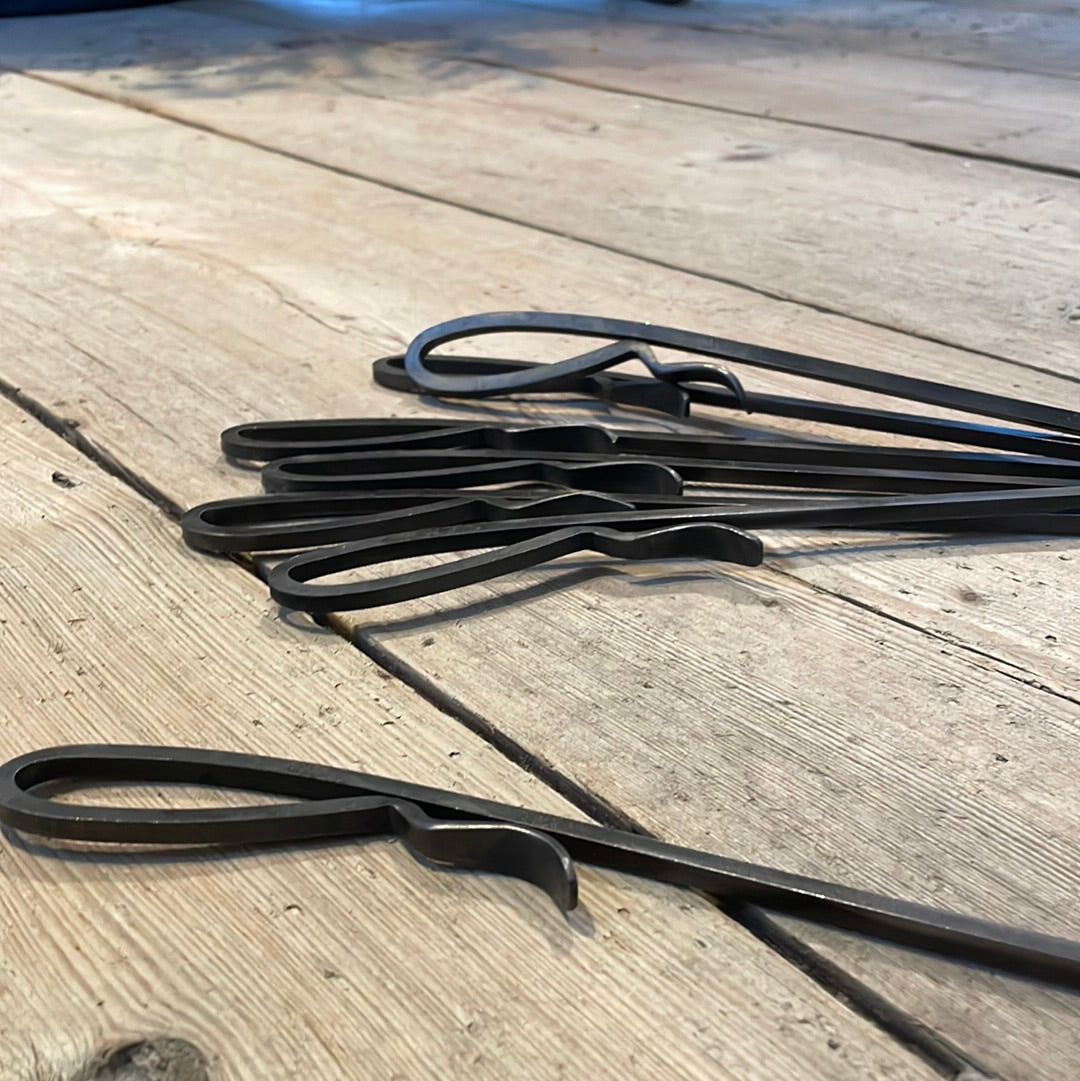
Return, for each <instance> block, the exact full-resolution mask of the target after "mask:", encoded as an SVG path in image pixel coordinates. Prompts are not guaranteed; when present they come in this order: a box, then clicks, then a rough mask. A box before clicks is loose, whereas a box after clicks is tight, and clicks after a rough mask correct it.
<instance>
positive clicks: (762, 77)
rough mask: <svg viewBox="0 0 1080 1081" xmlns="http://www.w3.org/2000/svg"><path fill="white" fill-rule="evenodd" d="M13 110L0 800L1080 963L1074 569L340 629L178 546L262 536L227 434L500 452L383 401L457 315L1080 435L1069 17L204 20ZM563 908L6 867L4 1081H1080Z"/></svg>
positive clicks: (801, 959) (39, 90)
mask: <svg viewBox="0 0 1080 1081" xmlns="http://www.w3.org/2000/svg"><path fill="white" fill-rule="evenodd" d="M0 65H3V67H4V68H5V69H6V72H7V73H5V74H2V75H0V241H2V248H0V252H2V258H0V330H2V335H0V341H2V343H3V344H2V355H0V389H2V390H3V400H0V431H2V437H0V466H2V469H3V474H4V479H3V482H2V483H0V508H2V513H0V541H2V555H0V679H2V681H3V688H4V692H5V696H4V703H5V704H4V707H3V709H2V710H0V755H2V756H3V757H4V758H7V757H9V756H11V755H13V754H16V753H21V752H23V751H27V750H30V749H33V748H35V747H38V746H43V745H47V744H53V743H61V742H86V741H94V740H100V741H128V742H168V743H180V744H186V745H193V746H210V747H218V748H222V749H238V750H247V751H254V752H264V753H270V754H281V755H286V756H290V757H296V758H301V759H308V760H313V761H321V762H326V763H330V764H340V765H344V766H357V767H360V768H365V769H367V770H370V771H372V772H379V773H386V774H391V775H397V776H401V777H405V778H408V779H411V780H415V781H419V782H424V783H429V784H436V785H440V786H444V787H451V788H456V789H460V790H464V791H469V792H472V793H475V794H477V795H482V796H488V797H494V798H497V799H504V800H508V801H512V802H517V803H521V804H524V805H528V806H532V807H536V808H540V809H549V810H553V811H557V812H560V813H563V814H569V815H576V816H580V817H588V818H594V819H598V820H600V821H604V822H614V823H620V824H623V825H626V824H633V825H635V826H638V827H640V828H642V829H645V830H648V831H651V832H653V833H654V834H656V835H659V836H662V837H665V838H669V839H673V840H676V841H680V842H684V843H688V844H693V845H696V846H700V847H706V848H710V849H713V850H716V851H720V852H724V853H726V854H730V855H734V856H738V857H741V858H745V859H750V860H755V861H758V862H763V863H767V864H770V865H774V866H780V867H784V868H787V869H790V870H793V871H798V872H803V873H807V874H813V875H819V876H823V877H828V878H831V879H834V880H838V881H842V882H847V883H850V884H853V885H861V886H865V887H868V888H872V889H877V890H882V891H887V892H890V893H893V894H895V895H898V896H903V897H909V898H912V899H916V900H920V901H926V902H930V903H934V904H937V905H940V906H945V907H951V908H955V909H958V910H964V911H970V912H973V913H977V914H980V915H984V916H987V917H990V918H995V919H1000V920H1007V921H1010V922H1014V923H1018V924H1022V925H1026V926H1031V927H1036V928H1039V929H1042V930H1046V931H1050V932H1055V933H1059V934H1068V935H1072V936H1076V935H1080V870H1078V868H1080V842H1078V840H1077V838H1078V831H1077V829H1076V820H1077V811H1078V809H1080V801H1078V799H1077V796H1076V782H1077V776H1078V769H1077V766H1076V754H1075V747H1076V740H1077V736H1078V725H1080V687H1078V670H1080V638H1078V636H1077V631H1076V626H1077V625H1076V616H1075V610H1076V606H1077V599H1078V596H1080V594H1078V593H1077V589H1076V585H1075V577H1074V576H1075V574H1076V571H1077V567H1078V566H1080V562H1078V560H1080V556H1078V555H1077V553H1076V548H1075V545H1074V544H1073V542H1072V541H1070V540H1068V539H1052V540H1047V539H1044V538H1043V539H1041V538H1033V537H1015V538H998V539H987V540H985V541H982V542H969V541H963V542H959V541H957V542H949V541H944V540H942V539H940V538H925V537H924V538H919V537H916V538H911V537H908V538H906V539H904V538H897V537H888V536H880V537H879V536H874V537H867V536H866V535H862V536H856V535H851V536H837V535H828V536H820V535H809V534H795V533H772V534H769V535H768V537H767V543H768V549H769V558H768V561H767V564H766V565H765V566H764V567H762V568H759V569H756V570H742V569H733V568H728V567H724V568H723V569H720V570H717V569H715V568H711V567H708V568H707V567H703V566H700V565H697V566H695V565H686V566H683V567H674V568H672V567H619V566H617V565H616V564H613V563H611V561H603V560H599V559H595V560H572V561H564V562H562V563H557V564H554V565H552V566H549V567H547V568H543V569H541V570H537V571H535V572H533V573H529V574H522V575H518V576H514V577H513V578H510V579H505V580H501V581H497V582H493V583H491V584H490V585H488V586H484V587H480V586H478V587H475V588H471V589H467V590H463V591H460V592H458V593H454V594H448V595H444V596H441V597H437V598H432V599H430V600H427V601H422V602H416V603H413V604H405V605H401V606H397V607H395V608H392V609H383V610H379V611H377V612H372V613H369V614H366V615H362V616H360V617H358V618H354V617H335V618H334V619H332V620H331V621H330V626H329V627H327V628H318V627H315V626H313V625H312V624H310V623H309V622H308V621H306V620H304V619H298V618H296V617H295V616H290V615H289V613H285V612H281V611H279V610H277V609H276V608H275V607H274V606H273V605H272V604H271V603H270V602H269V601H268V599H267V596H266V591H265V588H264V586H263V585H262V584H261V582H260V581H259V580H258V579H257V578H256V577H254V576H253V575H252V574H251V573H250V572H249V570H248V569H247V568H245V567H244V566H241V565H240V564H237V563H234V562H229V561H225V560H217V559H212V558H208V557H204V556H200V555H198V554H196V553H193V552H191V551H189V550H188V549H186V548H185V546H184V544H183V543H182V541H181V539H180V537H179V532H178V529H177V525H176V521H175V519H176V516H177V514H178V512H179V510H180V509H181V508H183V507H186V506H189V505H191V504H193V503H196V502H200V501H203V500H206V499H212V498H218V497H223V496H225V495H229V494H234V493H243V492H252V491H254V490H256V488H257V482H256V478H255V477H254V476H253V475H252V474H251V473H250V472H244V471H241V470H239V469H236V468H233V467H231V466H230V465H228V464H227V463H225V462H224V461H223V460H222V458H221V456H220V454H219V452H218V449H217V437H218V434H219V432H220V431H221V429H223V428H225V427H227V426H228V425H230V424H233V423H236V422H239V421H242V420H250V419H255V418H260V417H267V418H283V417H303V416H318V415H329V416H332V415H339V416H342V415H358V414H359V415H393V416H430V415H446V416H475V415H478V414H481V413H482V410H478V409H472V410H470V409H468V408H456V409H455V408H451V407H448V406H445V405H440V404H439V403H435V402H429V401H420V400H416V399H412V398H409V397H406V396H403V395H396V394H393V393H390V392H387V391H382V390H378V389H376V388H375V387H374V386H373V385H372V383H371V380H370V374H369V363H370V361H371V360H372V359H374V358H375V357H377V356H380V355H383V354H385V353H388V352H393V351H396V350H398V349H400V348H401V347H402V346H403V345H404V344H405V343H406V342H407V341H408V340H409V339H410V338H411V337H412V336H413V335H414V334H415V333H416V332H418V331H419V330H420V329H422V328H423V327H425V326H427V325H429V324H430V323H432V322H435V321H438V320H441V319H445V318H451V317H455V316H458V315H462V314H468V313H472V312H477V311H484V310H498V309H516V308H529V307H537V308H547V309H554V310H570V311H584V312H590V313H597V314H605V315H611V316H630V317H635V318H645V319H649V320H652V321H657V322H664V323H670V324H674V325H677V326H683V327H687V328H692V329H700V330H708V331H713V332H716V333H720V334H726V335H729V336H732V337H737V338H743V339H748V340H752V341H757V342H761V343H763V344H767V345H772V346H779V347H783V348H790V349H796V350H803V351H808V352H814V353H818V354H820V355H826V356H832V357H836V358H838V359H844V360H854V361H863V362H866V363H869V364H873V365H877V366H887V367H891V368H895V369H896V370H899V371H904V372H910V373H915V374H923V375H928V376H931V377H934V378H938V379H943V380H946V381H952V382H956V383H962V384H965V385H970V386H976V387H986V388H989V389H999V390H1001V391H1003V392H1006V393H1013V394H1018V395H1022V396H1028V397H1033V398H1039V399H1043V400H1046V401H1049V402H1053V403H1056V404H1062V405H1065V404H1068V405H1070V406H1072V407H1073V408H1075V407H1076V404H1077V402H1078V400H1080V392H1078V387H1077V383H1078V381H1080V274H1078V266H1080V260H1078V256H1080V184H1078V179H1080V120H1078V115H1080V110H1078V104H1080V84H1078V82H1077V79H1078V78H1080V18H1078V16H1077V10H1076V8H1075V7H1070V5H1068V4H1065V3H1058V2H1056V0H1010V2H1005V0H1001V2H999V0H978V2H976V0H953V2H952V3H944V2H942V3H937V2H933V0H872V2H870V3H868V4H867V3H863V4H847V3H841V2H840V0H796V2H794V3H789V4H783V5H776V4H766V3H764V2H758V3H753V2H748V0H746V2H744V0H730V2H722V0H694V2H693V3H692V4H690V5H689V6H686V7H680V8H663V7H653V6H649V5H644V4H642V5H638V4H631V3H626V4H624V5H622V6H620V7H619V8H618V9H617V10H614V11H613V10H611V9H609V8H608V7H606V6H605V5H604V4H602V3H600V2H598V0H576V2H575V3H573V4H570V3H558V2H556V0H551V2H547V0H544V2H539V3H531V4H529V5H527V6H526V5H521V4H516V3H508V2H500V3H493V2H491V0H485V2H480V0H452V2H446V3H433V2H430V0H405V2H400V3H392V4H382V5H376V4H366V3H356V4H352V5H350V4H342V5H339V6H334V5H326V6H320V5H311V6H310V7H308V8H307V9H302V8H301V6H300V5H297V6H296V7H295V8H290V7H289V6H288V5H287V4H285V3H281V4H274V5H271V4H256V3H248V2H245V0H227V2H224V3H202V4H190V3H188V4H178V5H173V6H169V7H160V8H146V9H141V10H135V11H126V12H124V11H122V12H113V13H104V14H100V15H93V16H77V17H70V18H62V19H51V20H47V21H45V20H39V21H33V20H15V21H10V22H6V23H2V24H0ZM495 344H496V343H494V342H493V343H492V345H493V347H494V346H495ZM551 344H552V349H553V350H556V349H557V348H558V343H551ZM748 379H749V380H750V381H751V382H752V385H753V386H754V387H756V388H762V389H765V388H769V387H778V386H782V385H783V384H782V382H781V381H779V380H777V379H773V378H771V377H768V376H766V375H765V374H763V373H751V375H750V376H748ZM846 397H848V398H849V399H850V400H856V399H855V398H854V397H853V396H846ZM543 408H544V407H543V406H541V405H539V404H537V403H535V402H533V403H522V404H520V406H519V407H518V409H517V411H516V412H514V413H513V414H512V415H515V416H520V415H535V414H536V413H537V412H538V411H540V410H542V409H543ZM548 408H549V409H550V408H552V407H548ZM559 415H566V416H576V417H582V416H588V415H595V410H594V411H593V412H592V413H589V412H583V411H582V409H580V408H575V407H574V405H573V403H565V405H564V406H563V407H562V412H561V413H560V414H559ZM181 795H183V794H181ZM178 798H179V797H178ZM582 893H583V899H584V909H583V910H582V911H581V912H579V913H578V914H576V915H575V916H574V918H573V919H572V920H570V921H569V922H567V921H565V920H562V919H560V918H559V917H558V916H557V915H556V913H555V912H554V911H553V910H552V908H551V906H550V903H549V902H548V901H547V900H546V899H545V898H543V897H542V896H540V895H539V893H538V891H536V890H535V889H533V888H531V887H528V886H526V885H524V884H521V883H517V882H513V881H504V880H502V879H493V878H489V877H485V876H469V875H439V874H433V873H432V872H431V871H429V870H427V869H425V868H423V867H421V866H420V865H418V864H417V863H415V862H414V861H413V860H411V859H410V858H409V857H408V856H407V854H406V853H404V852H403V851H402V850H401V849H400V848H398V847H396V846H392V845H385V844H371V845H355V844H344V843H343V844H340V845H327V846H321V847H310V848H301V849H297V850H292V851H286V850H271V851H259V852H251V853H250V854H246V855H243V856H235V855H234V856H232V857H230V858H223V857H221V856H215V855H214V854H208V853H204V852H195V853H184V854H182V855H179V856H178V855H169V856H167V857H156V858H147V857H146V856H140V855H137V854H136V855H127V854H125V855H122V856H116V855H113V856H110V857H108V858H105V857H103V856H102V855H100V854H86V853H68V854H67V855H66V856H64V857H60V856H58V855H56V854H54V853H48V852H42V851H41V850H39V849H36V848H35V847H34V846H32V845H30V844H25V843H20V842H18V841H17V839H15V838H12V837H9V838H7V840H6V841H5V843H3V844H2V845H0V1077H2V1078H3V1081H31V1079H34V1081H37V1079H44V1078H47V1079H49V1081H53V1079H56V1081H74V1079H78V1081H150V1079H154V1081H165V1079H168V1081H205V1079H209V1078H213V1079H221V1081H240V1079H247V1078H252V1079H265V1081H285V1079H293V1078H295V1079H303V1081H311V1079H315V1078H319V1079H321V1081H337V1079H341V1081H346V1079H348V1081H358V1079H369V1078H370V1079H391V1078H393V1079H402V1081H413V1079H424V1078H439V1079H442V1081H451V1079H457V1078H462V1079H463V1078H492V1079H504V1078H515V1079H518V1078H521V1079H555V1078H581V1079H590V1078H597V1077H603V1078H631V1077H632V1078H649V1079H652V1078H678V1079H680V1081H681V1079H728V1078H731V1079H740V1081H744V1079H755V1081H757V1079H761V1081H765V1079H770V1081H771V1079H775V1078H795V1079H798V1081H813V1079H821V1081H849V1079H850V1081H854V1079H860V1081H881V1079H890V1081H916V1079H918V1081H924V1079H930V1078H938V1077H943V1076H944V1077H957V1078H963V1079H964V1081H976V1079H984V1078H989V1077H1000V1078H1008V1079H1011V1081H1061V1079H1067V1078H1072V1077H1075V1076H1077V1074H1078V1073H1080V1009H1078V1005H1080V999H1078V998H1077V997H1076V996H1074V995H1068V994H1066V993H1064V992H1058V991H1054V990H1051V989H1049V988H1047V987H1044V986H1039V985H1036V984H1033V983H1027V982H1025V981H1023V980H1020V979H1014V978H1007V977H1004V976H1001V975H997V974H994V973H990V972H985V971H976V970H973V969H968V968H965V967H964V966H962V965H958V964H953V963H949V962H945V961H940V960H936V959H933V958H930V957H924V956H921V955H916V954H913V953H911V952H909V951H904V950H901V949H899V948H893V947H888V946H885V945H881V944H878V943H876V942H870V941H866V940H864V939H861V938H859V937H857V936H853V935H849V934H842V933H840V932H833V931H828V930H825V929H823V928H820V927H816V926H813V925H810V924H807V923H803V922H800V921H798V920H795V919H789V918H780V917H777V916H771V915H768V914H765V913H761V912H755V911H749V912H723V911H721V910H720V909H718V908H716V907H715V906H714V905H712V904H711V903H710V902H708V901H707V900H706V899H704V898H701V897H698V896H696V895H693V894H689V893H685V892H681V891H677V890H674V889H667V888H662V887H660V886H657V885H653V884H650V883H648V882H643V881H639V880H635V879H632V878H627V877H623V876H619V875H615V874H607V873H600V872H598V871H593V870H590V869H585V870H584V871H583V883H582Z"/></svg>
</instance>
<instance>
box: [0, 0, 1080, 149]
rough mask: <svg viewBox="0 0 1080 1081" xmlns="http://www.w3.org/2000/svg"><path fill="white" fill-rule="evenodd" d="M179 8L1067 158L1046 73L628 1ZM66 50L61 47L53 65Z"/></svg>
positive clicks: (721, 103)
mask: <svg viewBox="0 0 1080 1081" xmlns="http://www.w3.org/2000/svg"><path fill="white" fill-rule="evenodd" d="M182 6H183V8H184V9H185V10H200V11H204V12H206V13H208V14H213V15H225V16H229V17H236V18H244V19H247V20H249V21H255V22H261V23H269V24H272V25H277V26H284V27H287V28H289V31H290V33H291V34H293V35H296V36H294V37H293V38H292V39H291V40H292V41H294V42H295V41H296V40H297V39H298V38H299V36H300V35H303V34H308V35H319V34H321V35H322V36H324V37H325V36H327V35H328V34H330V33H333V34H341V33H349V34H355V35H356V36H357V37H359V38H361V39H363V40H368V41H381V42H385V43H387V44H390V45H394V46H398V47H402V46H403V47H406V48H409V49H415V50H419V51H421V52H423V53H424V54H425V55H436V56H443V57H453V58H459V59H470V60H482V61H484V62H485V63H490V64H497V65H501V66H506V67H512V68H515V69H518V70H524V71H531V72H536V73H538V74H543V75H550V76H554V77H557V78H559V79H564V80H566V81H568V82H573V83H581V84H584V85H588V86H595V87H602V88H605V89H609V90H620V91H623V92H625V93H633V94H638V95H644V96H649V97H662V98H668V99H671V100H674V101H681V102H686V103H690V104H698V105H705V106H709V107H710V108H716V109H723V110H728V111H733V112H742V113H749V114H752V115H759V116H766V117H771V118H773V119H777V120H793V121H798V122H800V123H807V124H814V125H818V126H823V127H831V128H839V129H841V130H845V131H854V132H862V133H865V134H870V135H877V136H879V137H882V138H887V139H892V140H901V141H907V142H912V143H915V144H918V145H920V146H935V147H941V148H943V149H948V150H953V151H956V152H960V153H966V154H975V155H978V156H989V157H996V158H1004V159H1008V160H1010V161H1018V162H1024V163H1027V164H1031V165H1036V166H1040V167H1045V168H1057V169H1065V170H1074V171H1075V170H1080V150H1078V147H1077V138H1076V127H1077V122H1076V100H1077V90H1076V87H1075V86H1074V85H1073V84H1072V83H1071V82H1069V81H1066V80H1062V79H1060V78H1054V77H1047V76H1041V75H1031V74H1028V73H1026V72H1017V71H1002V70H1000V69H996V68H981V67H976V66H972V65H965V64H955V63H950V62H947V61H939V60H926V59H920V58H912V57H903V56H899V57H897V56H889V55H885V54H882V53H874V52H864V51H859V50H852V49H850V48H843V47H837V46H835V45H833V44H832V43H830V42H815V41H800V40H796V41H790V42H788V41H784V40H782V39H778V38H776V37H768V36H765V35H762V34H755V33H747V32H739V33H735V32H725V33H720V34H717V33H710V32H707V31H702V30H700V29H698V28H697V27H694V26H682V25H678V24H674V23H663V24H657V23H651V22H641V21H638V20H636V19H634V18H633V17H632V16H633V14H634V12H635V11H636V6H631V5H627V6H626V7H625V8H624V9H623V11H622V12H621V17H619V18H617V19H603V18H598V17H597V13H596V12H593V13H591V14H589V13H581V14H578V13H577V11H576V10H570V9H565V8H564V9H560V10H559V11H558V12H552V11H550V10H543V9H537V8H533V7H523V6H521V5H519V4H514V5H510V4H503V5H492V4H489V3H484V2H482V0H458V2H456V3H453V4H446V3H444V2H443V0H440V2H439V3H437V4H432V3H430V2H429V0H419V2H413V0H404V2H403V3H395V4H392V5H377V6H375V7H369V6H368V5H364V7H363V8H360V9H354V10H347V9H346V10H338V9H336V8H319V9H300V10H295V9H290V8H282V7H270V6H268V5H266V4H253V3H249V2H248V0H229V2H228V3H225V4H220V3H209V2H203V0H196V2H194V3H186V4H184V5H182ZM109 25H110V26H112V27H115V25H116V24H115V23H110V24H109ZM82 34H83V35H84V40H87V39H92V40H96V39H98V35H101V37H104V25H102V26H101V27H100V28H97V29H96V32H93V33H92V32H91V31H90V30H89V29H87V28H84V29H83V30H82ZM301 40H302V39H301ZM209 44H210V43H209V42H207V43H205V44H204V48H206V47H207V45H209ZM253 44H254V43H253ZM10 47H11V46H9V48H10ZM97 47H98V48H100V45H98V46H97ZM56 50H57V43H56V42H55V41H54V42H52V43H50V48H49V50H48V51H47V53H46V55H47V56H49V57H52V58H53V61H52V62H53V63H54V64H55V62H56V60H55V58H56ZM40 57H41V53H40V52H38V53H35V50H34V49H33V48H27V49H26V50H25V51H16V53H15V61H13V63H14V62H17V63H19V65H20V66H24V67H35V66H38V64H39V63H40ZM69 62H70V60H69V58H68V56H66V55H65V56H64V57H63V60H62V61H61V63H62V65H66V64H67V63H69Z"/></svg>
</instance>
